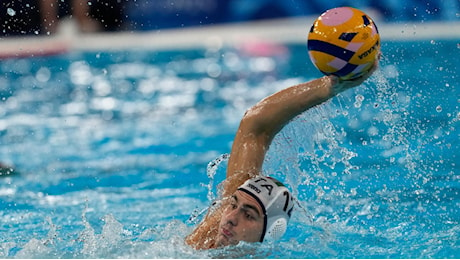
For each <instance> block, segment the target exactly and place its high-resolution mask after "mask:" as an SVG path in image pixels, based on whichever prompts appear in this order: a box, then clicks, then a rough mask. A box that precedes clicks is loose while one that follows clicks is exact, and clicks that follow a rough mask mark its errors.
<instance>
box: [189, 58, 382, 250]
mask: <svg viewBox="0 0 460 260" xmlns="http://www.w3.org/2000/svg"><path fill="white" fill-rule="evenodd" d="M375 68H376V66H374V69H375ZM372 72H373V70H372V71H370V72H369V73H368V74H367V75H365V76H363V77H360V78H358V79H355V80H352V81H340V80H339V79H338V78H337V77H335V76H324V77H322V78H319V79H316V80H312V81H309V82H306V83H301V84H299V85H295V86H292V87H289V88H287V89H284V90H281V91H279V92H277V93H275V94H273V95H271V96H269V97H267V98H265V99H263V100H261V101H260V102H259V103H257V104H256V105H254V106H253V107H251V108H250V109H249V110H247V111H246V113H245V115H244V117H243V119H242V120H241V122H240V126H239V128H238V131H237V133H236V136H235V139H234V142H233V145H232V151H231V154H230V159H229V162H228V167H227V178H226V180H225V183H224V189H223V192H222V197H223V198H228V197H229V196H231V195H232V194H233V193H234V192H235V191H236V190H237V188H238V187H239V186H240V185H241V184H243V183H244V182H245V181H246V180H248V179H250V178H252V177H254V176H256V175H258V174H260V172H261V169H262V164H263V161H264V158H265V154H266V152H267V150H268V148H269V146H270V143H271V141H272V140H273V138H274V137H275V135H276V134H277V133H278V132H279V131H280V130H281V129H282V128H283V127H284V126H285V125H286V124H287V123H288V122H289V121H290V120H292V119H293V118H294V117H295V116H297V115H299V114H301V113H302V112H304V111H306V110H307V109H309V108H311V107H313V106H316V105H318V104H320V103H322V102H324V101H326V100H328V99H329V98H331V97H333V96H335V95H336V94H338V93H340V92H342V91H344V90H346V89H349V88H352V87H355V86H358V85H360V84H361V83H363V82H364V81H365V80H366V79H367V78H368V77H369V76H370V75H371V74H372ZM225 203H226V202H225V200H224V204H222V205H221V206H220V207H217V208H216V209H215V210H213V211H210V212H208V214H207V215H206V217H205V219H204V221H202V222H201V223H200V224H199V225H198V227H197V228H196V229H195V230H194V231H193V232H192V234H190V235H189V236H188V237H187V238H186V243H187V244H189V245H192V246H194V247H195V248H197V249H209V248H213V247H215V244H214V242H215V240H214V239H215V237H216V234H217V232H218V230H217V228H218V225H219V221H220V219H221V217H222V212H223V208H224V207H225Z"/></svg>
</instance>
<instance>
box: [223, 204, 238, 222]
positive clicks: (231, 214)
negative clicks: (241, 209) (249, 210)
mask: <svg viewBox="0 0 460 260" xmlns="http://www.w3.org/2000/svg"><path fill="white" fill-rule="evenodd" d="M226 218H227V223H229V224H231V225H232V226H236V225H238V208H236V209H231V210H229V211H228V212H227V216H226Z"/></svg>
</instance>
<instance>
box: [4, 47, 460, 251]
mask: <svg viewBox="0 0 460 260" xmlns="http://www.w3.org/2000/svg"><path fill="white" fill-rule="evenodd" d="M264 48H266V51H265V52H264V53H259V52H254V50H253V51H251V48H245V46H237V47H223V48H214V47H210V48H208V49H197V50H187V51H161V52H153V51H143V50H132V51H123V52H122V51H120V52H71V53H68V54H64V55H59V56H51V57H32V58H25V59H22V58H21V59H9V60H3V61H0V70H1V76H0V98H1V103H0V104H1V105H0V144H1V145H0V161H1V162H3V163H7V164H12V165H15V166H16V168H17V170H18V172H19V173H18V174H15V175H10V176H6V177H5V176H3V177H0V206H1V208H0V223H1V224H0V233H1V237H0V257H3V258H42V257H45V258H171V257H172V258H195V257H197V258H208V257H219V258H220V257H231V258H235V257H244V258H251V257H259V258H261V257H264V258H265V257H268V258H427V257H433V258H445V257H457V258H458V257H460V242H459V241H460V239H459V235H460V225H459V221H460V211H459V208H460V194H459V193H460V174H459V172H460V170H459V154H460V152H459V151H460V147H459V132H460V130H459V119H460V111H459V98H460V95H459V94H460V85H459V84H460V83H459V82H460V77H459V64H460V47H459V41H458V39H457V40H444V41H431V42H385V43H384V45H383V48H382V50H383V53H384V57H383V59H382V62H381V68H380V71H379V72H377V73H376V75H375V76H373V77H372V78H371V79H370V80H369V81H368V82H366V83H365V84H364V86H361V87H359V88H356V89H353V90H350V91H347V92H345V93H343V94H341V95H340V96H338V97H336V98H334V99H332V100H331V101H328V102H327V103H325V104H323V105H321V106H320V107H316V108H314V109H312V110H310V111H307V112H306V113H304V114H302V115H301V116H299V117H297V118H296V119H295V120H294V121H293V122H291V123H290V124H289V125H288V126H286V128H285V129H283V130H282V132H281V133H280V134H279V135H278V136H277V137H276V138H275V140H274V142H273V144H272V147H271V149H270V151H269V153H268V156H267V160H266V163H265V166H264V171H265V173H266V174H271V175H273V176H275V177H277V178H279V179H282V180H284V181H285V182H286V183H287V184H288V185H289V186H290V188H291V189H292V190H293V193H294V194H295V195H296V197H297V199H298V205H297V207H296V208H297V210H296V211H295V213H294V214H293V218H292V220H291V222H290V225H289V228H288V231H287V233H286V235H285V236H284V237H283V239H282V240H281V241H279V242H278V243H276V244H270V243H266V244H245V243H241V244H239V245H238V246H234V247H230V248H225V249H218V250H209V251H196V250H193V249H192V248H190V247H188V246H187V245H185V244H184V237H185V236H186V235H187V234H189V233H190V232H191V230H192V229H193V227H194V225H195V224H196V222H197V221H199V220H200V219H201V218H202V216H203V215H202V214H201V215H200V214H199V212H201V211H203V210H205V209H206V207H207V206H208V204H209V203H210V201H211V200H212V199H215V198H216V197H217V196H218V195H217V185H218V183H219V182H220V181H221V180H223V178H224V176H225V167H226V159H225V154H226V153H228V152H229V151H230V146H231V142H232V139H233V136H234V133H235V131H236V128H237V126H238V123H239V120H240V119H241V117H242V115H243V113H244V111H245V110H246V109H247V108H249V107H250V106H251V105H253V104H255V103H256V102H257V101H258V100H260V99H261V98H263V97H265V96H267V95H269V94H272V93H274V92H275V91H277V90H280V89H282V88H285V87H288V86H291V85H294V84H297V83H299V82H302V81H306V80H310V79H313V78H316V77H319V76H321V75H320V74H319V72H318V71H317V70H316V69H315V68H313V67H312V65H311V64H310V61H309V60H308V55H307V51H306V46H304V45H286V46H270V45H269V46H266V45H264ZM208 164H209V166H208Z"/></svg>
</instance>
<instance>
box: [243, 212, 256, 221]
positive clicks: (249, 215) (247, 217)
mask: <svg viewBox="0 0 460 260" xmlns="http://www.w3.org/2000/svg"><path fill="white" fill-rule="evenodd" d="M245 217H246V219H248V220H254V219H255V218H254V217H253V216H252V215H251V214H250V213H248V212H246V214H245Z"/></svg>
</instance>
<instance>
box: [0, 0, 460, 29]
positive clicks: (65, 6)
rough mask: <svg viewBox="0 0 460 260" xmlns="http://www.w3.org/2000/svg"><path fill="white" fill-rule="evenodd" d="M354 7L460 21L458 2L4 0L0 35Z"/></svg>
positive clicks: (187, 23) (403, 18) (390, 15)
mask: <svg viewBox="0 0 460 260" xmlns="http://www.w3.org/2000/svg"><path fill="white" fill-rule="evenodd" d="M338 6H353V7H356V8H359V9H363V10H365V11H369V12H372V13H373V16H374V17H375V16H376V15H377V17H376V19H380V20H381V21H384V22H410V21H418V22H420V21H424V22H425V21H426V22H430V21H459V20H460V1H459V0H424V1H423V0H406V1H400V0H385V1H381V0H352V1H351V0H328V1H324V0H251V1H245V0H27V1H26V0H2V1H1V6H0V36H18V35H50V34H53V33H55V32H56V31H57V30H58V28H59V23H60V21H62V20H64V19H68V18H71V19H72V20H74V21H76V24H77V25H78V28H79V30H80V31H81V32H84V33H90V32H104V31H148V30H159V29H163V28H180V27H191V26H205V25H215V24H223V23H232V22H244V21H254V20H264V19H273V18H286V17H299V16H308V15H317V14H319V13H322V12H324V11H325V10H327V9H330V8H334V7H338Z"/></svg>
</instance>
